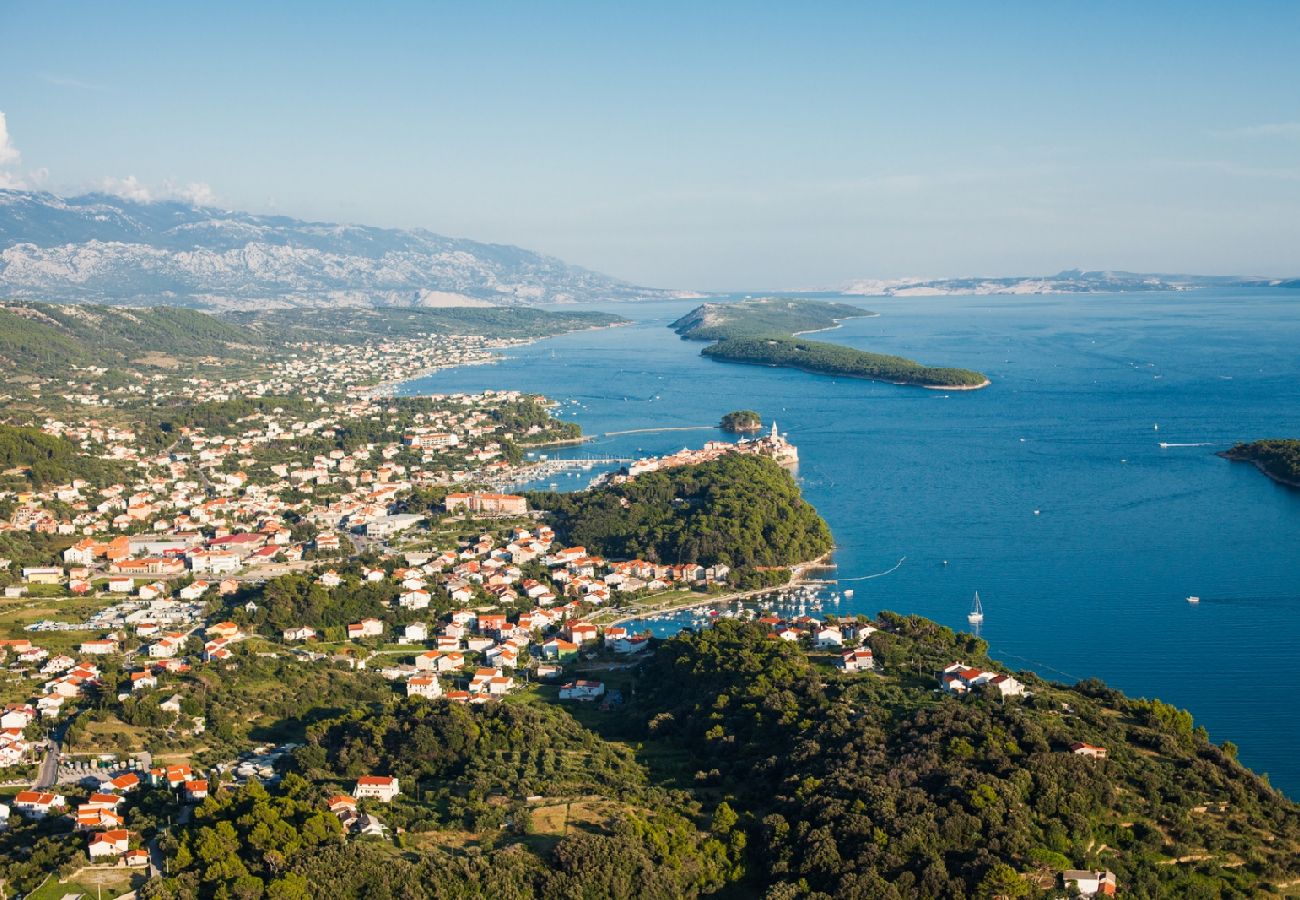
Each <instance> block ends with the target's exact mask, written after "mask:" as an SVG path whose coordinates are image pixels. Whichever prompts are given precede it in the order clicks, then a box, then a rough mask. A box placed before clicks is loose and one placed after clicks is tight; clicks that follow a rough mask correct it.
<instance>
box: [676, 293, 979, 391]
mask: <svg viewBox="0 0 1300 900" xmlns="http://www.w3.org/2000/svg"><path fill="white" fill-rule="evenodd" d="M870 315H875V314H874V313H870V312H868V311H866V310H863V309H860V308H859V307H856V306H850V305H848V304H844V303H825V302H822V301H817V300H787V299H784V298H763V299H758V300H745V301H742V302H740V303H730V304H719V303H705V304H703V305H701V306H698V307H696V308H695V309H694V310H692V311H691V312H689V313H687V314H686V315H685V316H682V317H681V318H680V319H678V320H677V321H675V322H673V323H672V325H671V326H669V327H671V328H672V329H673V330H674V331H676V332H677V333H678V334H679V335H681V336H682V337H683V338H686V339H688V340H707V341H716V343H714V344H711V345H710V346H708V347H705V348H704V349H703V350H702V351H700V353H701V355H703V356H707V357H709V358H710V359H716V360H718V361H720V362H736V363H749V364H751V365H763V366H776V367H782V368H789V369H799V370H801V371H804V372H813V373H816V374H820V375H840V376H845V377H849V378H867V379H870V380H873V381H888V382H891V383H893V384H909V385H916V386H919V387H926V388H935V389H942V390H962V391H965V390H976V389H978V388H982V387H987V386H988V384H989V379H988V378H987V377H986V376H985V375H983V374H982V373H980V372H975V371H972V370H970V369H957V368H949V367H939V366H928V365H924V364H922V363H919V362H916V361H915V360H911V359H907V358H906V357H902V356H890V355H886V354H882V353H869V352H867V351H865V350H856V349H854V348H853V347H846V346H844V345H842V344H831V343H827V342H825V341H813V340H807V339H804V338H800V337H797V335H799V334H802V333H806V332H809V331H822V330H825V329H828V328H834V327H836V326H837V325H838V323H839V321H840V320H841V319H849V318H861V317H864V316H870Z"/></svg>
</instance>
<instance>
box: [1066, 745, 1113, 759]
mask: <svg viewBox="0 0 1300 900" xmlns="http://www.w3.org/2000/svg"><path fill="white" fill-rule="evenodd" d="M1070 752H1071V753H1073V754H1074V755H1075V756H1090V757H1092V758H1093V759H1105V758H1106V756H1107V753H1106V748H1105V747H1098V746H1097V745H1096V744H1086V743H1084V742H1083V741H1076V742H1075V743H1073V744H1071V745H1070Z"/></svg>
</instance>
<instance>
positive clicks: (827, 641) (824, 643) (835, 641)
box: [813, 626, 844, 649]
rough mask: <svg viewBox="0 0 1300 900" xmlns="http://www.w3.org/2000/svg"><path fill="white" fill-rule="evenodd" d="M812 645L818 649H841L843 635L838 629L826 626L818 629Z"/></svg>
mask: <svg viewBox="0 0 1300 900" xmlns="http://www.w3.org/2000/svg"><path fill="white" fill-rule="evenodd" d="M813 645H814V646H816V647H818V648H820V649H826V648H828V647H842V646H843V645H844V634H843V632H841V631H840V630H839V629H838V628H834V627H832V626H827V627H825V628H822V629H820V630H819V631H818V632H817V633H816V634H815V635H814V636H813Z"/></svg>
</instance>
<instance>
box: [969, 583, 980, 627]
mask: <svg viewBox="0 0 1300 900" xmlns="http://www.w3.org/2000/svg"><path fill="white" fill-rule="evenodd" d="M966 621H967V622H970V623H971V624H972V625H978V624H979V623H980V622H983V621H984V607H983V605H982V604H981V603H980V592H979V591H976V592H975V602H974V603H972V604H971V608H970V612H969V613H967V614H966Z"/></svg>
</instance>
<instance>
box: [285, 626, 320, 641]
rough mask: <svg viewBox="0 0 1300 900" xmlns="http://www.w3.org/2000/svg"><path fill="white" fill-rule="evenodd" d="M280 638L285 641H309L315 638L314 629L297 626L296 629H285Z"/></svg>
mask: <svg viewBox="0 0 1300 900" xmlns="http://www.w3.org/2000/svg"><path fill="white" fill-rule="evenodd" d="M281 636H282V637H283V638H284V639H285V640H286V641H310V640H311V639H312V638H314V637H315V636H316V629H315V628H308V627H307V626H306V625H299V626H298V627H297V628H286V629H285V630H284V631H283V632H282V634H281Z"/></svg>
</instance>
